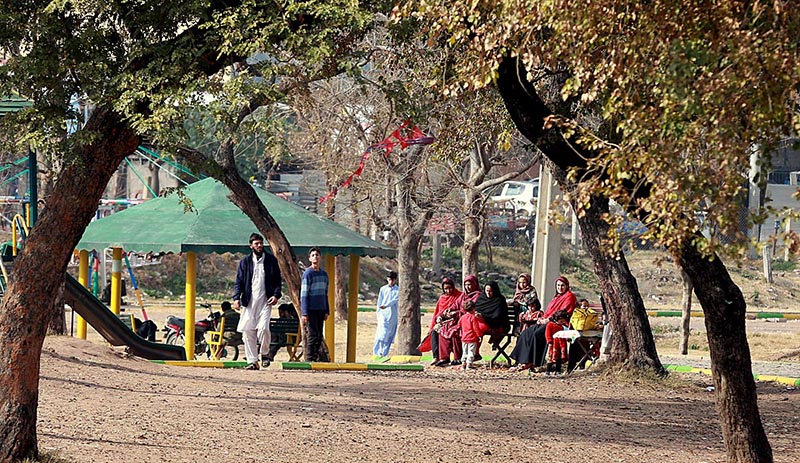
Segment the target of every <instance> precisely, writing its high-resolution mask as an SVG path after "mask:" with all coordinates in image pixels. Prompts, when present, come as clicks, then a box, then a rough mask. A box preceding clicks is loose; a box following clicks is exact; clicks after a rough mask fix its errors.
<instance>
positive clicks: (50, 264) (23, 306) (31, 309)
mask: <svg viewBox="0 0 800 463" xmlns="http://www.w3.org/2000/svg"><path fill="white" fill-rule="evenodd" d="M87 130H90V131H97V132H98V133H100V134H103V136H101V137H99V139H98V140H97V142H95V143H93V144H91V145H86V146H81V147H79V148H77V151H76V153H75V154H76V156H75V157H74V158H72V161H71V162H69V163H68V164H67V165H65V166H64V168H63V170H62V171H61V172H60V173H59V174H58V180H57V181H56V183H55V187H54V189H53V193H52V194H51V195H50V196H49V198H48V200H47V204H46V207H45V208H44V210H43V211H42V213H41V215H40V216H39V221H38V222H37V223H36V226H35V227H33V230H32V231H31V234H30V236H29V237H28V239H27V241H26V243H25V247H24V248H23V249H22V252H21V253H20V255H19V256H18V257H17V259H16V262H15V263H14V274H15V275H14V279H13V281H12V282H11V285H10V286H9V288H8V291H7V293H6V295H5V297H4V298H3V300H2V303H0V462H2V463H7V462H12V461H16V460H22V459H25V458H31V459H37V458H38V456H39V450H38V444H37V437H36V419H37V407H38V400H39V358H40V356H41V351H42V343H43V342H44V336H45V330H46V329H47V326H48V324H49V322H50V320H51V319H52V318H53V307H54V302H55V298H56V296H57V294H58V288H59V287H60V286H62V285H63V282H64V274H65V272H66V269H67V263H68V262H69V259H70V256H71V255H72V251H73V249H74V248H75V246H76V245H77V244H78V241H79V240H80V237H81V236H82V235H83V231H84V230H85V228H86V226H87V225H88V224H89V221H90V220H91V218H92V217H93V216H94V213H95V211H96V210H97V204H98V202H99V201H100V198H101V197H102V194H103V191H104V189H105V186H106V184H107V183H108V180H109V179H110V178H111V175H112V174H113V173H114V170H115V169H116V168H117V166H118V165H119V163H120V162H121V161H122V160H123V159H124V158H125V156H127V155H129V154H130V153H132V152H133V151H134V150H135V149H136V146H137V145H138V144H139V140H138V138H137V137H136V135H135V134H134V133H133V132H132V131H131V130H129V129H128V127H127V126H126V125H125V124H124V123H123V122H121V120H120V118H119V117H118V116H117V115H116V114H113V113H110V112H107V111H104V110H102V109H97V110H95V112H94V113H93V114H92V117H91V119H90V120H89V123H88V126H87Z"/></svg>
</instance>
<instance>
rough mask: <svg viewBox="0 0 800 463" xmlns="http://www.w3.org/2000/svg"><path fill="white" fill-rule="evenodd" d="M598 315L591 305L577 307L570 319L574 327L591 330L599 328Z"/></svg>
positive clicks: (579, 329) (580, 329)
mask: <svg viewBox="0 0 800 463" xmlns="http://www.w3.org/2000/svg"><path fill="white" fill-rule="evenodd" d="M597 320H598V315H597V312H595V311H594V310H593V309H592V308H591V307H586V308H583V307H576V308H575V311H574V312H572V317H570V319H569V321H570V324H572V329H574V330H578V331H590V330H594V329H597Z"/></svg>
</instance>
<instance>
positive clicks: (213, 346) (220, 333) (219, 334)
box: [206, 314, 242, 360]
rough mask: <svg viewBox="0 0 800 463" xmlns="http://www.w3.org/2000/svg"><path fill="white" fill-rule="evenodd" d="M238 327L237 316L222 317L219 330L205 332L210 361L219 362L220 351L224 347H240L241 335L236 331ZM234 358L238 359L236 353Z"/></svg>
mask: <svg viewBox="0 0 800 463" xmlns="http://www.w3.org/2000/svg"><path fill="white" fill-rule="evenodd" d="M226 321H227V322H226ZM238 325H239V314H233V315H228V316H223V317H222V318H220V320H219V328H218V330H217V331H207V332H206V334H208V348H209V353H210V355H211V359H212V360H219V359H220V358H222V351H223V349H224V348H225V347H226V346H230V347H235V346H240V345H242V333H239V332H238V331H236V328H237V326H238ZM229 355H230V353H229ZM234 357H238V352H237V355H234Z"/></svg>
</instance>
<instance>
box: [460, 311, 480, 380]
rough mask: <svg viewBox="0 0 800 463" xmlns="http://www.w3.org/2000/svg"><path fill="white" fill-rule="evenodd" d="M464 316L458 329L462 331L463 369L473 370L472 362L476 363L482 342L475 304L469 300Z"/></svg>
mask: <svg viewBox="0 0 800 463" xmlns="http://www.w3.org/2000/svg"><path fill="white" fill-rule="evenodd" d="M463 308H464V314H463V315H461V318H459V320H458V327H459V328H460V329H461V347H462V349H461V350H462V352H463V354H462V355H461V369H463V370H468V369H470V368H472V362H473V361H475V350H476V349H477V346H478V341H479V340H480V338H481V336H480V334H479V333H480V332H481V331H480V325H479V324H478V319H477V318H475V302H473V301H471V300H469V299H467V300H466V301H464V306H463Z"/></svg>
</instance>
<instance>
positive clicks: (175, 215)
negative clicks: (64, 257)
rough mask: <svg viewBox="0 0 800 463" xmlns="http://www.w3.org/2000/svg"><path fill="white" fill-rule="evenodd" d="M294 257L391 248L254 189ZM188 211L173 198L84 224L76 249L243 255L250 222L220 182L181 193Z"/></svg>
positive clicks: (390, 252)
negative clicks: (315, 252)
mask: <svg viewBox="0 0 800 463" xmlns="http://www.w3.org/2000/svg"><path fill="white" fill-rule="evenodd" d="M256 192H257V193H258V196H259V198H260V199H261V201H262V202H263V203H264V206H265V207H266V208H267V210H268V211H269V212H270V214H271V215H272V217H273V218H274V219H275V221H276V222H277V223H278V226H279V227H280V228H281V230H282V231H283V233H284V235H286V238H287V239H288V240H289V244H290V245H291V246H292V249H293V250H294V252H295V254H297V255H304V254H306V253H307V252H308V250H309V249H310V248H312V247H318V248H320V250H321V251H322V253H323V254H330V255H351V254H355V255H358V256H383V257H393V256H394V255H395V250H394V249H392V248H390V247H388V246H386V245H384V244H382V243H379V242H377V241H374V240H372V239H370V238H367V237H366V236H363V235H360V234H358V233H356V232H354V231H352V230H350V229H349V228H347V227H345V226H343V225H340V224H338V223H336V222H333V221H332V220H329V219H326V218H324V217H321V216H319V215H317V214H314V213H312V212H309V211H307V210H305V209H303V208H302V207H299V206H297V205H295V204H292V203H290V202H288V201H286V200H283V199H281V198H279V197H277V196H275V195H273V194H272V193H269V192H267V191H264V190H262V189H260V188H256ZM184 194H185V195H186V197H187V198H188V199H189V200H191V202H192V206H193V210H192V211H188V212H184V205H183V204H182V203H181V202H180V201H179V199H178V196H177V195H176V194H170V195H167V196H164V197H158V198H155V199H151V200H149V201H147V202H145V203H143V204H140V205H138V206H133V207H130V208H128V209H126V210H124V211H121V212H117V213H115V214H112V215H111V216H108V217H105V218H103V219H99V220H96V221H94V222H92V223H91V224H89V226H88V227H87V228H86V231H85V232H84V234H83V237H82V238H81V241H80V242H79V243H78V246H77V249H98V250H99V249H104V248H107V247H109V246H121V247H122V248H123V249H125V250H126V251H136V252H141V253H147V252H150V251H152V252H174V253H183V252H188V251H193V252H196V253H212V252H217V253H224V252H236V253H247V252H249V251H250V249H249V247H248V238H249V237H250V234H251V233H253V232H256V231H257V230H256V227H255V225H253V222H252V221H251V220H250V218H249V217H247V216H246V215H245V214H244V213H243V212H242V211H241V210H240V209H239V208H238V207H236V205H234V204H233V203H232V202H231V201H230V199H228V195H229V194H230V190H229V189H228V188H227V187H226V186H225V185H223V184H222V183H220V182H218V181H216V180H214V179H211V178H208V179H205V180H201V181H199V182H196V183H194V184H192V185H189V186H188V187H186V188H185V189H184Z"/></svg>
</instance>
